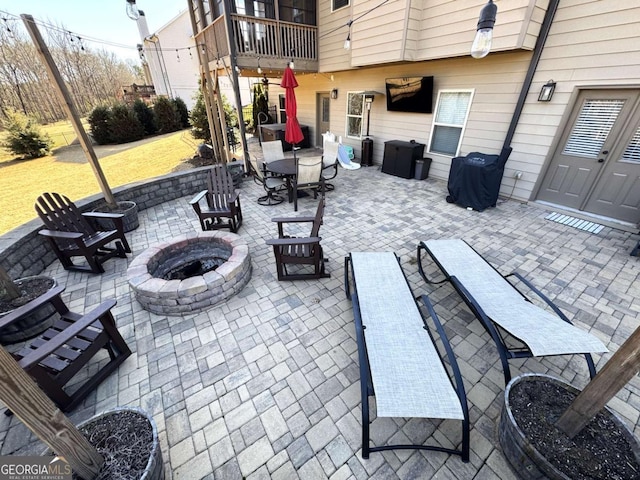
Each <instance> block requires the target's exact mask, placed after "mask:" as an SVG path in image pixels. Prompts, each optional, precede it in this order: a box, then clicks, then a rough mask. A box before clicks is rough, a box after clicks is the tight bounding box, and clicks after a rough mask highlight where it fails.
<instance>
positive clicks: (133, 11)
mask: <svg viewBox="0 0 640 480" xmlns="http://www.w3.org/2000/svg"><path fill="white" fill-rule="evenodd" d="M127 17H129V18H130V19H131V20H138V19H139V18H140V12H139V11H138V7H136V0H127Z"/></svg>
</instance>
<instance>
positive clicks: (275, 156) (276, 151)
mask: <svg viewBox="0 0 640 480" xmlns="http://www.w3.org/2000/svg"><path fill="white" fill-rule="evenodd" d="M262 158H263V160H264V163H271V162H273V161H274V160H282V159H283V158H284V150H283V149H282V142H281V141H280V140H274V141H272V142H262Z"/></svg>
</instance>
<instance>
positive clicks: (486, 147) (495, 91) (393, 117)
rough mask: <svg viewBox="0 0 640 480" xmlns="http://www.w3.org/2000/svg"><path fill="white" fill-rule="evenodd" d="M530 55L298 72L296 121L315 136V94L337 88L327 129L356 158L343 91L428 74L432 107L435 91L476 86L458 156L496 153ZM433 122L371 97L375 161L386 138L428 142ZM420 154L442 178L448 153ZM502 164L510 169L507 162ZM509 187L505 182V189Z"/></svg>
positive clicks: (382, 88)
mask: <svg viewBox="0 0 640 480" xmlns="http://www.w3.org/2000/svg"><path fill="white" fill-rule="evenodd" d="M530 57H531V52H516V53H511V54H506V53H505V54H496V55H490V56H489V57H487V58H485V59H483V60H474V59H471V58H470V57H467V58H460V59H448V60H438V61H431V62H414V63H408V64H403V65H393V66H382V67H371V68H362V69H359V70H357V71H344V72H336V73H335V74H334V81H333V82H331V80H330V78H328V77H326V76H324V75H315V76H314V75H313V74H298V75H297V79H298V82H299V84H300V86H299V87H298V88H297V89H296V98H297V101H298V120H299V121H300V123H302V124H304V125H309V126H310V127H311V132H310V136H311V138H312V139H315V138H316V132H315V112H316V105H315V101H316V92H320V91H330V90H331V89H332V88H338V98H337V99H336V100H331V103H330V117H331V131H332V132H333V133H335V134H336V135H340V136H342V137H343V143H345V144H347V145H351V146H353V147H354V150H355V152H356V157H359V156H360V149H361V140H359V139H354V138H347V137H346V134H345V123H346V119H345V115H346V102H347V93H348V92H349V91H363V90H376V91H378V92H384V91H385V79H386V78H389V77H403V76H423V75H424V76H428V75H433V76H434V84H435V85H434V99H433V100H434V108H435V101H436V98H437V91H438V90H440V89H452V88H453V89H475V94H474V98H473V104H472V109H471V113H470V117H469V122H468V124H467V129H466V131H465V136H464V139H463V143H462V146H461V154H466V153H469V152H471V151H482V152H485V153H499V152H500V149H501V148H502V143H503V141H504V137H505V135H506V131H507V129H508V126H509V121H510V120H511V115H512V113H513V106H514V105H515V103H516V101H517V98H518V93H519V91H520V86H521V85H522V81H523V79H524V76H525V73H526V69H527V66H528V64H529V59H530ZM432 120H433V115H432V114H418V113H400V112H387V108H386V98H385V97H384V96H376V97H375V100H374V103H373V106H372V109H371V127H370V129H369V130H370V134H371V138H373V140H374V154H373V161H374V163H375V164H377V165H380V164H381V163H382V156H383V145H384V142H385V141H388V140H405V141H409V140H415V141H417V142H420V143H424V144H428V142H429V134H430V131H431V123H432ZM365 122H366V118H365ZM364 130H365V131H366V123H365V128H364ZM312 143H313V141H312ZM425 155H426V156H429V157H431V158H432V159H433V164H432V166H431V170H430V175H431V176H433V177H435V178H441V179H446V178H447V177H448V175H449V167H450V164H451V156H443V155H436V154H430V153H428V151H427V150H426V149H425ZM507 166H508V169H510V163H509V164H508V165H507ZM507 176H508V177H509V178H511V175H505V181H506V177H507ZM511 185H512V184H511V183H509V184H508V187H509V191H510V186H511ZM505 188H506V187H505Z"/></svg>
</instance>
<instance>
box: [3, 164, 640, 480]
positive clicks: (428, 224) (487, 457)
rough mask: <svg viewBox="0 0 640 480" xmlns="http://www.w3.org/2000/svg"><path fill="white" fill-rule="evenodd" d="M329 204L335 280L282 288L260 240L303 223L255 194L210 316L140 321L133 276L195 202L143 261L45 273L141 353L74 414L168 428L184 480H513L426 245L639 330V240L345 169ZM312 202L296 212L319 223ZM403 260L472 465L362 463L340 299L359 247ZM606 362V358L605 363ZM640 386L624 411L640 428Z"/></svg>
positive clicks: (404, 429) (620, 331) (155, 221)
mask: <svg viewBox="0 0 640 480" xmlns="http://www.w3.org/2000/svg"><path fill="white" fill-rule="evenodd" d="M332 183H334V184H335V186H336V188H335V191H333V192H329V193H328V194H327V207H326V211H325V222H324V225H323V227H322V228H321V236H322V244H323V246H324V250H325V254H326V256H328V257H329V259H330V261H329V263H328V270H329V271H330V272H331V278H328V279H322V280H314V281H298V282H286V283H285V282H278V281H277V280H276V278H275V264H274V259H273V253H272V251H271V250H270V248H268V247H267V246H266V245H265V243H264V241H265V239H268V238H272V237H273V236H275V234H276V230H275V224H272V223H271V221H270V219H271V218H272V217H275V216H284V215H293V214H294V212H293V207H292V205H290V204H288V203H286V202H285V203H282V204H280V205H278V206H274V207H265V206H260V205H258V204H257V203H256V199H257V197H258V196H260V195H262V194H263V193H264V192H263V191H262V190H261V187H259V186H257V185H255V184H254V183H253V182H252V181H251V180H245V181H244V182H243V183H242V185H241V200H242V207H243V212H244V224H243V226H242V227H241V228H240V230H239V232H238V233H239V234H240V235H242V236H243V237H244V238H245V239H246V240H247V241H248V242H249V248H250V254H251V258H252V263H253V273H252V278H251V280H250V281H249V283H248V284H247V286H246V287H245V288H244V289H243V290H242V291H241V292H240V294H238V295H237V296H235V297H233V298H231V299H230V300H228V301H227V302H226V303H223V304H221V305H218V306H215V307H213V308H210V309H209V310H207V311H205V312H202V313H199V314H193V315H188V316H184V317H166V316H158V315H154V314H151V313H149V312H147V311H145V310H143V309H142V308H141V307H140V305H139V304H138V303H137V302H136V301H135V299H134V298H133V294H132V292H131V290H130V288H129V285H128V284H127V282H126V275H125V272H126V269H127V266H128V264H129V263H130V262H131V259H132V258H133V257H135V256H136V255H138V254H139V253H141V252H142V251H143V250H144V249H145V248H146V247H147V246H148V245H150V244H152V243H155V242H157V241H159V240H163V239H168V238H171V237H176V236H179V235H181V234H183V233H186V232H190V231H197V230H198V229H199V224H198V221H197V218H196V216H195V214H194V213H193V211H192V210H191V207H190V206H189V204H188V200H189V198H188V197H183V198H180V199H178V200H176V201H173V202H169V203H165V204H163V205H160V206H157V207H154V208H151V209H149V210H145V211H143V212H141V215H140V227H139V228H138V229H137V230H135V231H134V232H131V233H129V234H127V235H128V238H129V242H130V244H131V246H132V248H133V254H132V255H131V256H130V257H129V258H128V259H127V260H124V259H114V260H110V261H109V262H107V263H106V264H105V269H106V273H104V274H103V275H89V274H81V273H72V272H66V271H64V270H63V269H62V268H61V267H60V264H59V262H57V261H56V262H55V263H54V264H52V265H51V266H49V267H48V268H47V270H46V271H45V272H44V273H46V274H48V275H51V276H53V277H55V278H56V279H57V280H58V282H60V283H61V284H63V285H66V291H65V294H64V296H63V298H64V299H65V300H67V301H68V303H69V304H70V307H71V310H74V311H76V310H77V311H83V310H86V309H89V308H90V307H92V306H95V305H97V304H98V303H100V302H101V301H102V300H103V299H105V298H109V297H115V298H117V300H118V304H117V306H116V307H115V309H114V313H115V316H116V319H117V323H118V326H119V329H120V331H121V332H122V334H123V337H124V338H125V340H126V341H127V343H128V344H129V345H130V347H131V348H132V350H133V351H134V353H133V355H132V356H131V357H130V358H129V359H127V361H126V362H125V363H124V364H123V365H122V366H121V367H120V369H119V371H118V372H117V374H114V375H112V376H111V377H110V378H109V379H108V380H106V381H105V382H104V383H103V384H102V385H101V386H100V387H99V388H98V389H97V391H95V392H94V393H93V394H92V395H91V396H90V397H89V399H88V400H86V401H85V402H84V403H83V404H82V405H81V406H80V407H78V408H77V409H76V410H75V411H74V412H72V413H71V414H70V417H71V418H72V419H73V420H74V421H81V420H83V419H86V418H88V417H90V416H92V415H93V414H95V413H96V412H101V411H104V410H106V409H110V408H112V407H115V406H118V405H132V406H140V407H142V408H144V409H146V410H147V411H149V412H151V413H152V414H153V416H154V418H155V421H156V422H157V425H158V429H159V432H160V438H161V443H162V450H163V455H164V461H165V471H166V478H168V479H171V478H175V479H199V478H208V479H213V478H216V479H235V478H238V479H240V478H243V477H246V478H247V479H262V478H273V479H287V480H288V479H296V478H300V479H303V480H307V479H315V478H330V479H335V480H343V479H351V478H356V479H367V478H380V479H393V478H402V479H409V478H425V479H431V478H439V479H445V478H451V479H504V480H506V479H513V478H515V474H514V473H513V472H512V471H511V469H510V467H509V465H508V464H507V461H506V460H505V458H504V457H503V455H502V453H501V450H500V447H499V444H498V440H497V425H498V421H499V415H500V408H501V405H502V396H501V395H502V392H503V391H504V383H503V376H502V370H501V368H500V365H499V360H498V357H497V354H496V351H495V348H494V347H493V343H492V342H491V340H490V338H489V336H488V335H487V334H486V333H485V332H484V330H483V329H482V327H481V325H480V323H479V322H478V321H477V320H475V319H474V317H473V316H472V314H471V313H470V312H469V311H468V310H467V308H466V307H465V306H464V305H463V304H461V301H460V299H459V297H458V296H457V295H456V294H455V291H454V290H453V289H452V288H451V287H450V286H448V285H446V284H445V285H443V286H441V287H440V288H437V289H434V287H431V286H427V285H425V284H424V283H423V282H422V280H421V279H420V277H419V275H418V273H417V265H416V259H415V251H416V247H417V244H418V242H419V241H420V240H426V239H429V238H453V237H456V238H463V239H465V240H467V241H468V242H469V243H470V244H472V245H473V246H474V247H475V248H476V249H477V250H478V251H479V252H481V253H482V254H483V255H484V257H485V258H486V259H487V260H488V261H489V262H491V263H492V264H493V265H494V266H495V267H496V268H497V269H498V270H499V271H500V272H502V273H508V272H510V271H512V270H514V269H517V270H518V271H519V272H521V273H523V274H524V275H525V276H527V277H528V278H529V279H531V280H533V282H534V283H535V284H536V285H537V286H538V287H540V288H541V289H542V290H543V291H544V292H545V293H546V294H548V295H550V296H551V298H553V299H555V301H556V302H557V304H558V305H559V306H560V307H561V308H562V309H563V310H564V311H565V312H566V313H568V314H569V316H570V318H572V319H573V320H574V323H576V324H578V325H580V326H581V327H582V328H585V329H587V330H589V331H591V332H592V333H593V334H595V335H597V336H598V337H599V338H601V339H602V340H603V341H604V342H605V344H607V345H608V346H609V348H610V350H612V351H613V350H615V349H616V348H617V347H618V346H619V345H620V344H621V343H622V342H623V341H624V340H625V339H626V338H627V337H628V336H629V335H630V334H631V332H632V331H633V330H634V329H635V328H636V327H637V326H638V323H639V318H638V317H639V315H638V313H639V312H640V300H639V299H638V296H639V295H638V292H639V291H640V286H639V285H638V275H639V274H640V259H638V258H636V257H630V256H629V251H630V250H631V248H632V247H633V245H634V244H635V243H637V241H638V239H637V235H633V234H630V233H627V232H624V231H621V230H615V229H612V228H609V227H606V228H604V229H603V230H602V231H601V232H600V233H599V234H597V235H593V234H590V233H587V232H584V231H581V230H578V229H574V228H571V227H568V226H564V225H559V224H557V223H553V222H551V221H548V220H545V219H544V217H545V216H546V215H548V213H549V212H550V210H547V209H543V208H539V207H535V206H529V205H523V204H520V203H518V202H515V201H503V200H502V199H501V200H500V203H499V205H498V206H497V208H492V209H488V210H486V211H484V212H482V213H479V212H475V211H467V210H465V209H463V208H460V207H458V206H455V205H451V204H448V203H446V202H445V200H444V198H445V196H446V184H445V182H442V181H436V180H433V179H427V180H423V181H419V180H406V179H402V178H396V177H391V176H388V175H385V174H382V173H381V172H380V171H379V170H378V168H377V167H369V168H362V169H360V170H356V171H345V170H342V169H341V170H340V171H339V174H338V177H337V178H336V179H334V180H333V181H332ZM315 207H316V203H315V201H314V200H313V199H312V198H304V199H301V200H300V202H299V211H298V214H299V215H309V214H313V213H314V212H315ZM352 250H358V251H363V250H365V251H368V250H373V251H380V250H391V251H394V252H396V253H397V254H398V255H400V257H401V260H402V265H403V268H404V269H405V272H406V274H407V276H408V278H409V280H410V283H411V286H412V288H413V290H414V293H415V294H420V293H428V294H429V296H430V298H432V300H433V301H434V302H435V303H436V304H437V305H436V310H437V312H438V314H439V315H440V316H441V318H442V320H443V321H445V322H446V326H447V330H448V333H449V335H450V338H451V340H452V344H453V346H454V351H455V353H456V355H457V357H458V359H459V362H460V365H461V369H462V371H463V375H464V379H465V386H466V389H467V393H468V397H469V406H470V414H471V424H472V431H471V461H470V463H468V464H464V463H462V462H461V461H460V459H459V457H453V456H448V455H445V454H441V453H436V452H421V451H408V450H404V451H401V450H399V451H392V452H385V453H373V454H372V455H371V458H370V459H368V460H363V459H362V458H361V456H360V449H361V444H360V442H361V438H360V435H361V430H360V421H361V420H360V387H359V372H358V358H357V347H356V342H355V334H354V327H353V313H352V310H351V303H350V301H348V300H347V299H346V298H345V294H344V290H343V259H344V257H345V255H347V253H348V252H349V251H352ZM609 357H610V354H607V355H605V356H602V357H601V356H595V357H594V358H595V359H596V361H597V365H598V367H599V368H600V367H602V365H603V363H604V362H605V361H606V359H608V358H609ZM512 365H513V367H512V371H513V374H514V375H516V374H517V373H519V372H543V373H550V374H553V375H556V376H559V377H561V378H563V379H565V380H567V381H569V382H572V383H574V384H575V385H576V386H578V387H583V386H584V385H585V384H586V382H587V380H588V376H587V369H586V364H585V362H584V360H583V357H578V356H575V357H566V358H565V357H561V358H544V359H542V360H535V359H530V360H527V361H515V362H512ZM639 392H640V381H638V379H637V377H636V378H634V379H633V381H632V382H630V384H629V385H628V386H627V387H626V388H625V389H623V390H622V391H621V392H620V394H619V395H618V397H617V398H615V399H614V400H613V401H612V402H611V403H610V405H611V407H612V408H613V409H614V410H615V411H616V412H618V413H619V414H620V415H621V416H622V417H623V419H624V420H625V421H626V422H627V423H628V424H629V425H631V426H632V427H633V428H634V429H635V431H636V433H637V432H638V429H639V426H640V423H639V422H640V415H639V412H640V398H639V397H638V394H639ZM0 435H1V437H0V438H1V439H2V449H1V451H0V453H1V454H3V455H7V454H25V453H27V452H33V451H37V448H38V446H37V443H36V442H34V437H33V435H31V434H30V433H29V432H28V430H27V429H26V428H25V427H24V426H23V425H22V424H21V423H20V421H19V420H18V419H16V418H15V417H6V416H4V415H0ZM431 436H433V438H434V439H435V440H437V441H440V442H443V443H445V444H446V443H449V442H451V441H453V442H456V443H457V442H459V441H460V432H459V425H458V423H457V422H453V423H452V424H451V425H449V424H448V423H446V422H444V423H438V424H434V423H433V422H431V421H430V420H419V419H395V420H392V419H386V418H383V419H379V420H375V421H374V423H373V426H372V438H373V440H374V442H376V443H381V442H385V441H387V440H388V439H394V440H402V439H407V438H408V439H410V440H411V441H412V442H422V441H424V440H432V439H431V438H429V437H431Z"/></svg>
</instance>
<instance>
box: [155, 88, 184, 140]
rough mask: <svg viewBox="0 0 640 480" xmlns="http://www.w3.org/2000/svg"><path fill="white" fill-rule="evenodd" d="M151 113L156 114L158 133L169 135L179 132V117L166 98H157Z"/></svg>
mask: <svg viewBox="0 0 640 480" xmlns="http://www.w3.org/2000/svg"><path fill="white" fill-rule="evenodd" d="M153 111H154V113H155V114H156V124H157V125H158V133H169V132H175V131H176V130H180V115H179V114H178V110H176V106H175V104H174V103H173V101H171V100H169V99H168V98H166V97H159V98H158V99H157V100H156V102H155V104H154V106H153Z"/></svg>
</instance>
